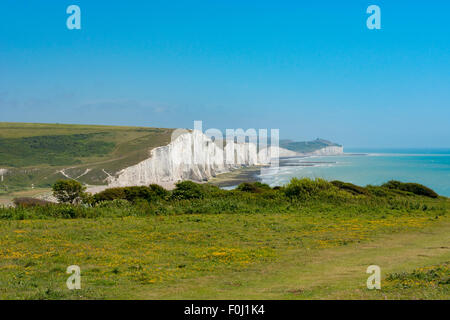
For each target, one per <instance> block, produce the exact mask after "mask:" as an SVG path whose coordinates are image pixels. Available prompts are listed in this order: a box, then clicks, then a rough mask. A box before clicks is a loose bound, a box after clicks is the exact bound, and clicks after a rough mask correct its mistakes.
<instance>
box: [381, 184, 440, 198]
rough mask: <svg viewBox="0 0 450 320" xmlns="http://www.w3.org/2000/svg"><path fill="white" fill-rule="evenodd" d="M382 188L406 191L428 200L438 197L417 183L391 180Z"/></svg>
mask: <svg viewBox="0 0 450 320" xmlns="http://www.w3.org/2000/svg"><path fill="white" fill-rule="evenodd" d="M382 187H384V188H387V189H394V190H401V191H407V192H411V193H414V194H417V195H419V196H425V197H430V198H437V197H438V196H439V195H438V194H437V193H436V192H434V191H433V190H431V189H430V188H428V187H425V186H424V185H421V184H418V183H404V182H400V181H395V180H391V181H389V182H386V183H385V184H383V185H382Z"/></svg>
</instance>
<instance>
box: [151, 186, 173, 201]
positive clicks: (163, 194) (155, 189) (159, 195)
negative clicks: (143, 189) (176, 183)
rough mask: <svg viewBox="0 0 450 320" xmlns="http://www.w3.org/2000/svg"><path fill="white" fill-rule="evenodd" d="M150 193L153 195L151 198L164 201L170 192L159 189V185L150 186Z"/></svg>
mask: <svg viewBox="0 0 450 320" xmlns="http://www.w3.org/2000/svg"><path fill="white" fill-rule="evenodd" d="M148 187H149V188H150V191H151V192H152V193H153V196H154V197H156V198H159V199H166V198H167V197H168V196H169V195H170V192H169V191H167V190H166V189H164V188H163V187H161V186H160V185H159V184H151V185H149V186H148Z"/></svg>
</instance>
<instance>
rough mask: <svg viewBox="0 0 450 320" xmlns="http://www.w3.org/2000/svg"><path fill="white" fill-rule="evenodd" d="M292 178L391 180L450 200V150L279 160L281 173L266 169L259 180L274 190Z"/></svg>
mask: <svg viewBox="0 0 450 320" xmlns="http://www.w3.org/2000/svg"><path fill="white" fill-rule="evenodd" d="M293 177H298V178H301V177H309V178H324V179H327V180H342V181H346V182H351V183H354V184H357V185H360V186H365V185H368V184H372V185H379V184H382V183H384V182H386V181H389V180H399V181H403V182H417V183H421V184H424V185H426V186H428V187H430V188H432V189H433V190H435V191H436V192H437V193H439V194H440V195H444V196H449V197H450V149H348V150H347V149H346V150H345V154H343V155H340V156H313V157H294V158H284V159H280V167H279V169H272V168H269V169H265V170H262V171H261V174H260V175H259V176H258V178H259V179H260V180H261V182H263V183H267V184H269V185H271V186H276V185H283V184H285V183H287V182H289V180H290V179H291V178H293Z"/></svg>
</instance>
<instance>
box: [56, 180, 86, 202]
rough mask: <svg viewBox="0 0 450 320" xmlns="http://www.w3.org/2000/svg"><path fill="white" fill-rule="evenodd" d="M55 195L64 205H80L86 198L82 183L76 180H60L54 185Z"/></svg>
mask: <svg viewBox="0 0 450 320" xmlns="http://www.w3.org/2000/svg"><path fill="white" fill-rule="evenodd" d="M52 189H53V195H54V196H55V198H56V199H58V201H59V202H62V203H72V204H73V203H80V202H81V201H82V199H83V197H84V190H85V189H86V188H85V187H83V185H82V184H81V183H79V182H78V181H75V180H58V181H56V183H55V184H54V185H53V188H52Z"/></svg>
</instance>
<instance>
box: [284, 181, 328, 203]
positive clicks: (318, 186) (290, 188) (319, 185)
mask: <svg viewBox="0 0 450 320" xmlns="http://www.w3.org/2000/svg"><path fill="white" fill-rule="evenodd" d="M332 187H333V185H332V184H331V183H329V182H328V181H326V180H324V179H320V178H319V179H315V180H311V179H309V178H303V179H297V178H292V179H291V181H290V182H289V183H288V184H287V185H286V186H285V188H284V193H285V194H286V196H288V197H289V198H291V199H294V198H298V199H304V200H305V199H308V198H313V197H316V196H318V195H319V193H321V192H323V191H325V190H329V189H331V188H332Z"/></svg>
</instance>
